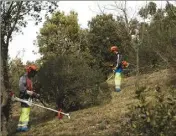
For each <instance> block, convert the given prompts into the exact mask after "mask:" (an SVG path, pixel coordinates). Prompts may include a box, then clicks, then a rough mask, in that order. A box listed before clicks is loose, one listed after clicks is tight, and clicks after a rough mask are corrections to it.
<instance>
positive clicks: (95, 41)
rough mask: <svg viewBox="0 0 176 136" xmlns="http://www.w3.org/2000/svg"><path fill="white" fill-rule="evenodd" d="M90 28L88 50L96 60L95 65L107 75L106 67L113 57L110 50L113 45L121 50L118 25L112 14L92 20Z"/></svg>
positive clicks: (89, 24)
mask: <svg viewBox="0 0 176 136" xmlns="http://www.w3.org/2000/svg"><path fill="white" fill-rule="evenodd" d="M88 26H89V34H88V40H89V44H88V48H89V50H90V53H91V55H92V56H93V57H94V59H95V63H97V64H98V66H99V67H100V68H103V72H105V73H106V74H107V72H106V69H107V68H105V67H104V66H105V65H106V63H107V62H110V60H111V58H112V57H113V56H112V54H111V53H110V50H109V49H110V47H111V46H112V45H117V46H119V48H120V46H121V37H120V35H119V33H118V32H117V29H118V24H117V22H116V21H115V19H114V18H113V16H112V14H108V15H106V14H103V15H97V16H96V17H94V18H92V20H91V21H89V23H88Z"/></svg>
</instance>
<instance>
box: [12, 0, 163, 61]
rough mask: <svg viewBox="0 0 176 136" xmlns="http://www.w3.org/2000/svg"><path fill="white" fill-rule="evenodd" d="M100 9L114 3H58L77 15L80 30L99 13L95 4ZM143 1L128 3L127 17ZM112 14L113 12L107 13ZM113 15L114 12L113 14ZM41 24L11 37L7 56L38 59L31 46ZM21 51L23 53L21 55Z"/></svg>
mask: <svg viewBox="0 0 176 136" xmlns="http://www.w3.org/2000/svg"><path fill="white" fill-rule="evenodd" d="M98 3H99V5H100V6H101V7H103V6H104V5H109V4H112V3H114V2H113V1H61V2H59V10H61V11H64V12H65V13H69V11H70V10H74V11H76V12H77V13H78V19H79V24H80V26H81V27H82V28H87V22H88V21H89V20H91V18H92V17H94V16H96V14H98V13H100V10H99V9H98V6H97V4H98ZM145 4H146V2H145V1H128V2H127V9H128V15H129V17H133V16H136V13H137V10H138V9H140V7H141V6H142V5H145ZM157 5H158V6H160V7H161V6H163V7H164V5H165V1H162V2H161V1H157ZM109 12H111V13H112V12H113V11H109ZM113 13H114V12H113ZM42 25H43V22H42V23H40V24H39V25H38V26H35V25H34V22H33V21H32V20H31V21H28V25H27V27H26V28H24V29H22V31H23V33H24V34H23V35H22V34H16V35H14V36H13V41H12V42H11V43H10V46H9V55H10V58H15V57H16V56H17V54H18V57H20V58H22V61H23V62H24V63H25V62H26V61H27V60H29V61H34V60H36V59H38V58H39V57H40V55H39V54H36V55H34V53H33V50H34V51H35V52H37V51H38V48H37V47H36V46H34V45H33V42H34V40H36V36H37V32H39V29H40V28H41V27H42ZM22 50H24V51H25V52H24V53H22ZM19 52H21V53H19Z"/></svg>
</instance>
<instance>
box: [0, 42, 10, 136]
mask: <svg viewBox="0 0 176 136" xmlns="http://www.w3.org/2000/svg"><path fill="white" fill-rule="evenodd" d="M1 45H2V48H1V68H2V71H1V74H2V77H1V111H2V112H1V125H2V126H1V131H2V134H3V136H5V135H7V134H8V132H7V122H8V119H9V115H10V108H11V105H10V102H11V101H10V98H9V97H8V92H9V76H8V44H5V43H4V41H2V42H1Z"/></svg>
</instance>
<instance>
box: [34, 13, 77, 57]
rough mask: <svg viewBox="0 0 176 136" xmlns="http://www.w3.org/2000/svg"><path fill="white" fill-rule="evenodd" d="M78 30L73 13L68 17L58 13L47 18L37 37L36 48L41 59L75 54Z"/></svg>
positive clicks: (75, 15)
mask: <svg viewBox="0 0 176 136" xmlns="http://www.w3.org/2000/svg"><path fill="white" fill-rule="evenodd" d="M79 30H80V27H79V25H78V15H77V13H75V12H74V11H71V12H70V14H69V15H65V13H64V12H59V11H58V12H56V13H54V14H53V15H52V17H51V18H47V20H46V22H45V23H44V26H43V28H41V30H40V34H39V35H38V36H37V46H38V47H39V53H40V54H41V55H43V59H45V60H46V59H47V58H50V57H53V56H58V55H64V54H65V53H66V54H68V53H73V52H75V51H76V50H77V47H78V46H77V43H78V40H79V38H78V37H79Z"/></svg>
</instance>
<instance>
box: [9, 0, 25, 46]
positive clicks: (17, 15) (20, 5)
mask: <svg viewBox="0 0 176 136" xmlns="http://www.w3.org/2000/svg"><path fill="white" fill-rule="evenodd" d="M22 4H23V1H21V2H20V3H19V6H18V10H17V14H16V18H15V21H14V23H13V25H12V27H11V29H10V31H9V33H8V35H7V40H6V42H9V39H10V36H11V34H12V32H13V30H14V29H15V25H16V23H17V21H18V18H19V15H20V11H21V7H22Z"/></svg>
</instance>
